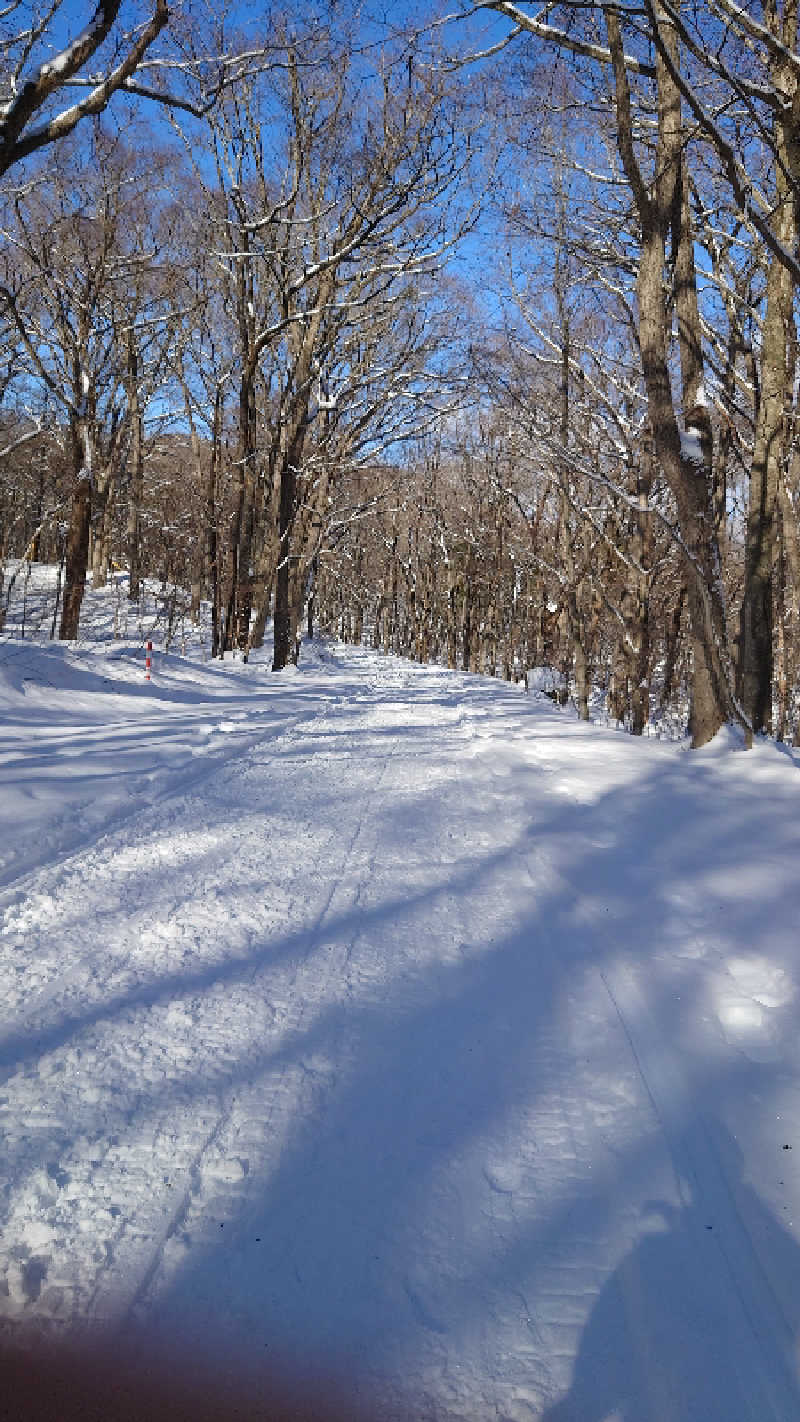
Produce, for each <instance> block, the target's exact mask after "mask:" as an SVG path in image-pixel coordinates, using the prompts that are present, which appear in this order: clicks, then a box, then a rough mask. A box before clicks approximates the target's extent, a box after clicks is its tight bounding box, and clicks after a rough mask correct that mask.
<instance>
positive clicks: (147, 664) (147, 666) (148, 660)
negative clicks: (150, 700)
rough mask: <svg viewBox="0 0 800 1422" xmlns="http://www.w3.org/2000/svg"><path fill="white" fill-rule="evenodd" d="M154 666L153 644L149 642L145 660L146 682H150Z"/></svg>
mask: <svg viewBox="0 0 800 1422" xmlns="http://www.w3.org/2000/svg"><path fill="white" fill-rule="evenodd" d="M152 665H153V644H152V642H148V643H147V655H146V657H145V659H144V679H145V681H149V680H150V668H151V666H152Z"/></svg>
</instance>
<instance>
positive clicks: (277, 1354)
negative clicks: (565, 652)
mask: <svg viewBox="0 0 800 1422" xmlns="http://www.w3.org/2000/svg"><path fill="white" fill-rule="evenodd" d="M20 582H21V580H20ZM115 609H116V610H117V613H118V608H117V607H116V592H115V590H114V589H108V590H106V591H105V592H104V593H98V594H90V593H87V609H86V618H85V624H84V625H85V627H86V629H87V630H86V632H85V635H84V637H83V640H82V641H81V642H80V643H77V644H67V645H65V644H59V643H49V642H46V641H39V640H33V641H31V640H29V639H28V638H27V637H26V639H25V640H21V639H20V638H19V637H15V636H6V637H4V638H2V639H0V846H1V848H0V905H1V906H2V909H3V920H2V931H1V932H0V987H1V988H2V991H0V1004H1V1005H2V1006H1V1007H0V1011H2V1014H3V1022H2V1025H0V1035H1V1037H2V1040H1V1041H0V1063H1V1064H2V1078H3V1079H2V1083H0V1119H1V1120H2V1129H3V1136H4V1163H5V1169H4V1171H3V1176H2V1184H1V1186H0V1209H2V1218H3V1226H4V1227H3V1244H2V1249H1V1250H0V1316H1V1320H2V1321H0V1331H1V1332H2V1333H3V1334H4V1335H6V1336H16V1335H17V1334H18V1333H21V1332H22V1331H24V1333H25V1336H26V1337H27V1338H31V1337H33V1338H53V1337H59V1338H79V1339H84V1340H85V1339H86V1338H87V1337H97V1338H101V1339H103V1340H104V1345H105V1346H107V1347H114V1348H117V1347H120V1348H121V1347H122V1346H123V1343H124V1346H125V1347H126V1348H128V1349H132V1350H133V1351H134V1352H136V1350H137V1349H138V1350H140V1351H141V1353H142V1354H144V1355H146V1356H147V1358H148V1359H152V1358H154V1357H162V1358H164V1359H166V1360H168V1361H170V1363H174V1362H175V1361H176V1360H178V1361H180V1362H181V1364H186V1362H187V1360H188V1362H189V1363H190V1364H191V1367H192V1368H193V1369H194V1370H196V1371H198V1372H199V1371H205V1372H208V1374H209V1375H210V1376H211V1375H214V1376H219V1377H222V1378H235V1379H237V1381H238V1382H239V1383H241V1384H242V1385H244V1384H247V1385H252V1386H253V1387H254V1388H257V1387H258V1386H259V1384H260V1380H261V1379H262V1378H263V1377H264V1375H265V1374H268V1375H269V1376H274V1375H275V1372H276V1371H281V1370H285V1369H288V1370H289V1371H290V1372H291V1373H293V1374H294V1375H295V1376H296V1377H297V1378H299V1379H300V1380H301V1382H302V1383H303V1384H304V1385H305V1384H307V1383H308V1384H309V1385H310V1384H311V1383H312V1382H313V1381H314V1380H315V1379H319V1378H325V1379H326V1380H330V1383H331V1386H335V1385H336V1384H340V1385H343V1386H344V1387H345V1389H346V1390H347V1391H348V1393H349V1395H350V1396H351V1397H352V1399H353V1409H354V1411H353V1415H355V1410H356V1409H357V1408H358V1407H363V1408H364V1409H365V1415H367V1416H372V1417H381V1418H383V1417H386V1418H390V1419H391V1418H398V1419H399V1418H404V1417H412V1416H413V1417H414V1418H429V1419H437V1422H438V1419H443V1422H455V1419H472V1418H475V1419H482V1418H485V1417H497V1418H498V1419H504V1422H523V1419H524V1420H525V1422H527V1419H531V1422H532V1419H547V1422H568V1419H571V1422H591V1419H596V1422H610V1419H612V1418H613V1419H617V1422H619V1419H626V1422H656V1420H657V1422H667V1419H669V1422H723V1419H724V1422H775V1419H781V1422H789V1419H796V1418H797V1417H798V1416H800V1382H799V1381H798V1353H797V1348H798V1335H799V1332H800V1241H798V1230H799V1229H800V1172H799V1171H798V1162H799V1161H800V1072H799V1071H798V1068H799V1067H800V1034H798V1031H797V1016H798V1003H799V1002H800V998H799V997H798V982H799V980H800V965H799V964H798V959H797V925H798V921H800V885H799V884H798V874H797V864H798V854H799V852H800V815H799V814H798V783H799V782H798V779H797V769H798V767H797V761H796V758H795V755H794V753H792V752H790V751H788V750H786V749H781V748H779V747H776V746H775V745H773V744H771V743H770V742H768V741H766V740H764V739H763V738H761V739H758V740H757V741H756V744H755V746H754V749H753V750H752V751H749V752H747V753H741V751H740V749H739V742H738V740H737V738H736V737H735V736H733V735H728V734H727V733H725V734H723V735H722V736H721V737H719V738H717V740H715V742H714V743H713V744H712V747H711V748H710V749H707V750H706V751H704V753H702V754H697V753H690V752H687V751H686V750H685V748H683V747H682V746H679V745H676V744H667V743H659V742H656V741H652V740H648V741H637V740H634V739H632V738H630V737H628V736H626V735H625V734H624V733H622V732H620V731H615V730H613V729H610V728H604V727H598V726H595V725H587V724H585V723H582V722H581V721H579V720H578V719H577V717H575V716H574V715H573V714H572V713H571V712H570V711H569V710H568V709H565V710H560V709H558V708H557V707H556V706H554V705H553V703H552V702H551V701H550V700H549V699H547V698H546V697H545V696H541V695H536V694H532V695H527V696H526V695H525V694H524V691H523V689H522V688H521V687H519V686H509V685H505V684H503V683H500V682H497V681H492V680H489V679H484V678H480V677H475V676H466V675H459V674H456V673H452V672H447V671H445V670H443V669H441V668H436V667H427V668H423V667H419V666H414V665H412V664H409V663H405V662H402V661H400V660H399V659H395V658H392V657H385V656H381V655H379V654H378V653H373V652H370V651H367V650H364V649H355V648H348V647H344V646H341V645H338V644H335V643H321V642H320V643H313V644H311V645H310V646H307V647H306V648H304V653H303V658H302V660H301V664H300V667H299V669H298V670H297V671H296V672H295V673H293V674H292V675H290V676H288V677H287V676H284V675H281V676H274V675H272V674H271V673H270V672H269V670H268V665H269V661H268V658H267V657H266V656H265V657H264V659H263V660H258V659H256V660H255V661H254V662H251V663H250V664H248V665H247V666H244V665H242V663H241V662H239V661H230V660H227V661H225V662H224V663H220V662H216V663H210V662H206V661H203V655H202V644H201V642H200V639H199V636H198V634H196V633H193V634H192V635H191V636H189V637H188V638H187V650H188V652H189V655H187V656H186V657H181V656H179V655H177V654H174V653H172V652H170V653H164V652H163V650H162V651H159V647H158V643H157V646H156V654H155V656H154V673H153V681H152V682H151V683H150V684H149V685H148V684H147V683H145V681H144V654H143V650H142V648H141V645H140V644H139V642H138V641H137V640H136V639H134V640H119V641H116V642H115V641H114V640H113V639H112V638H111V635H110V631H111V627H112V626H113V619H114V613H115ZM15 625H16V624H15V623H14V622H11V623H10V624H9V626H10V627H11V629H12V630H13V628H14V626H15ZM41 626H42V627H43V628H45V627H47V626H48V620H47V617H46V616H44V615H43V617H42V619H41ZM143 630H144V631H148V630H149V625H148V626H147V627H145V626H144V624H143Z"/></svg>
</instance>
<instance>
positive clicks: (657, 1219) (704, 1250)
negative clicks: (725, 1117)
mask: <svg viewBox="0 0 800 1422" xmlns="http://www.w3.org/2000/svg"><path fill="white" fill-rule="evenodd" d="M673 1155H674V1159H675V1164H676V1167H677V1172H678V1175H679V1178H680V1191H681V1197H682V1199H683V1200H684V1202H685V1203H683V1204H682V1205H679V1206H675V1205H672V1204H668V1203H667V1202H665V1201H660V1200H656V1201H649V1202H647V1204H646V1205H645V1206H644V1210H643V1229H644V1231H645V1232H644V1234H643V1236H642V1238H641V1239H640V1240H639V1241H638V1243H637V1244H636V1245H635V1247H634V1248H633V1249H632V1250H631V1251H630V1252H629V1253H628V1254H627V1255H626V1256H625V1258H624V1259H623V1260H622V1262H621V1264H620V1265H619V1266H618V1268H617V1269H616V1270H615V1271H614V1273H613V1274H612V1276H611V1277H610V1279H609V1280H608V1281H607V1282H606V1284H605V1285H604V1287H603V1290H602V1292H601V1294H600V1296H599V1298H598V1300H597V1303H596V1304H595V1307H594V1308H593V1310H592V1313H591V1316H590V1318H589V1321H588V1323H587V1324H586V1327H585V1329H584V1332H583V1335H582V1338H581V1344H580V1349H579V1353H578V1357H577V1360H576V1363H575V1370H574V1375H573V1379H572V1385H571V1387H570V1390H569V1392H568V1394H567V1395H566V1396H565V1397H564V1398H563V1399H562V1400H561V1401H560V1402H558V1403H557V1404H556V1405H555V1406H553V1407H551V1408H549V1409H548V1411H547V1412H546V1413H545V1415H544V1417H543V1419H542V1422H797V1419H798V1418H800V1386H799V1385H798V1334H799V1333H800V1246H798V1242H797V1240H796V1239H795V1238H794V1237H793V1236H792V1235H791V1234H790V1233H789V1232H788V1230H787V1229H785V1228H783V1226H782V1225H781V1224H780V1223H779V1222H778V1221H777V1220H776V1219H775V1218H774V1216H773V1215H772V1213H771V1212H770V1211H769V1210H768V1209H767V1208H766V1207H765V1206H764V1205H763V1203H762V1202H761V1200H760V1199H759V1197H758V1195H757V1194H756V1192H755V1191H754V1190H753V1188H752V1187H751V1186H750V1185H748V1184H746V1183H745V1181H744V1180H743V1177H742V1165H743V1161H742V1155H741V1151H740V1150H739V1147H738V1146H737V1144H736V1142H735V1141H734V1139H733V1138H732V1136H731V1135H730V1133H729V1132H728V1131H727V1130H726V1129H725V1128H724V1127H723V1126H721V1125H720V1124H719V1123H718V1122H716V1121H713V1122H709V1121H707V1120H703V1119H700V1118H698V1120H696V1121H695V1122H693V1123H692V1126H691V1127H690V1128H689V1130H688V1131H686V1132H684V1134H683V1136H682V1138H681V1140H680V1142H678V1143H677V1145H676V1148H675V1150H674V1152H673Z"/></svg>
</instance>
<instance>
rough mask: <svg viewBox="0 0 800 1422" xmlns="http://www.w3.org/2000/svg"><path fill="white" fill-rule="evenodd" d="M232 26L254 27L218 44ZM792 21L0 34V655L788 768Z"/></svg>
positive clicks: (569, 16) (16, 9)
mask: <svg viewBox="0 0 800 1422" xmlns="http://www.w3.org/2000/svg"><path fill="white" fill-rule="evenodd" d="M256 10H257V13H256ZM797 40H798V13H797V0H784V3H783V4H782V5H778V4H776V3H773V0H764V3H763V4H752V5H750V6H748V7H747V8H741V7H740V6H739V5H737V4H736V3H734V0H699V3H691V4H689V3H684V4H683V5H680V3H678V0H675V2H674V3H672V0H635V3H631V4H624V3H623V4H617V3H615V4H601V3H594V0H590V3H581V4H577V3H575V4H573V3H570V2H569V0H567V2H566V3H557V4H553V5H547V6H545V7H541V6H539V5H534V4H528V3H510V0H478V3H468V0H450V4H449V5H448V4H445V5H439V4H437V3H436V0H418V3H416V4H408V5H406V6H398V7H389V10H388V11H387V12H386V13H384V12H382V11H380V10H379V9H377V8H376V9H373V8H372V7H371V6H370V5H369V4H365V5H361V4H359V3H357V0H341V3H338V0H329V3H327V4H322V5H316V6H315V5H311V6H303V7H296V6H289V5H287V6H284V7H280V6H276V7H270V6H264V7H253V10H252V11H251V10H249V9H248V7H245V6H243V5H241V4H238V3H228V4H225V3H222V2H221V3H218V4H209V5H203V4H201V3H200V0H178V3H175V4H174V5H172V4H170V5H169V6H168V5H167V3H166V0H98V3H96V4H92V3H86V4H80V3H78V0H49V3H42V4H39V3H38V0H35V3H30V0H10V3H6V4H5V5H4V7H3V9H2V13H1V14H0V85H1V86H2V96H1V100H0V172H1V173H2V179H1V180H0V231H1V232H2V239H1V242H2V246H1V248H0V630H1V629H2V625H3V619H4V614H5V609H6V608H7V607H8V605H9V599H10V597H11V594H12V592H13V591H14V589H16V594H18V593H19V589H20V586H21V584H23V583H24V581H25V578H26V577H27V576H28V575H29V571H30V567H31V565H32V564H33V563H36V562H47V563H50V564H54V565H57V566H58V569H59V573H58V581H57V585H56V586H57V592H56V596H55V601H54V603H53V605H52V606H51V607H49V608H48V609H47V610H46V614H45V623H44V624H43V625H44V626H45V627H46V629H47V632H48V635H49V636H50V637H52V638H54V639H55V638H58V639H62V640H74V639H76V638H79V637H80V635H81V605H82V600H83V594H84V589H85V586H86V583H87V578H88V579H90V580H91V583H92V585H93V586H94V587H103V586H105V585H106V584H107V583H108V582H109V581H110V580H112V579H114V578H116V579H121V580H123V581H124V587H125V595H126V597H127V598H128V599H129V600H130V602H131V604H136V602H137V601H138V599H139V598H140V597H141V595H142V589H143V587H144V585H145V583H146V581H147V580H150V581H153V582H155V583H156V584H157V586H158V587H159V588H160V596H161V598H162V604H163V608H164V617H165V618H167V617H170V616H174V615H175V610H176V607H177V608H179V610H180V614H181V615H182V616H185V617H189V618H191V617H194V618H197V617H198V616H199V612H200V608H201V604H202V603H207V604H209V605H210V609H211V625H212V645H211V647H210V649H209V650H210V655H211V656H213V657H215V658H225V657H226V656H231V655H233V656H236V657H239V658H242V659H244V660H246V659H247V658H248V656H249V655H250V653H251V652H252V651H253V650H254V649H256V648H259V647H261V646H262V645H263V643H264V640H265V638H267V637H269V638H271V650H272V665H273V668H274V669H275V670H276V671H277V670H281V669H282V668H284V667H286V666H287V664H289V663H291V662H292V661H296V660H297V659H298V657H302V641H303V638H304V636H305V635H306V634H307V633H313V631H315V630H317V629H319V630H320V631H322V632H323V633H328V634H332V635H334V636H336V637H338V638H340V639H342V640H343V641H346V642H355V643H359V642H364V643H367V644H368V645H370V646H371V647H372V648H374V649H377V650H384V651H387V652H395V653H400V654H402V655H403V656H406V657H411V658H414V659H416V660H417V661H419V662H423V663H424V662H438V663H440V664H442V665H444V666H448V667H451V668H458V669H459V670H463V671H472V672H480V673H483V674H484V675H488V676H496V677H502V678H505V679H507V680H509V681H518V680H522V679H523V678H524V677H526V676H527V675H529V674H530V673H531V671H532V670H533V672H534V674H535V676H536V677H537V678H538V679H539V680H538V684H545V683H546V685H547V687H548V689H549V691H550V693H551V694H552V696H553V697H554V698H556V699H558V700H561V701H562V702H566V701H567V700H570V701H572V702H573V703H574V705H575V706H576V708H577V710H578V712H579V714H580V715H581V716H582V717H584V718H588V717H589V716H590V715H594V714H595V713H596V712H598V711H601V710H602V711H603V712H604V713H605V714H607V715H608V716H610V717H611V718H612V719H613V720H614V721H617V722H619V723H621V724H623V725H624V726H625V727H626V728H627V729H629V730H630V731H631V732H632V733H633V734H634V735H641V734H643V733H644V732H646V731H657V730H658V729H659V727H673V728H674V727H677V728H678V729H679V730H680V731H681V732H682V731H683V730H685V729H686V728H687V727H688V730H689V731H690V733H691V737H692V744H693V745H694V746H697V747H699V746H702V745H703V744H705V743H706V742H708V741H709V740H711V739H712V738H713V736H714V735H715V734H716V732H717V731H718V730H719V728H720V727H721V726H722V725H724V724H725V723H733V724H736V725H738V726H739V727H740V728H741V730H742V731H743V732H744V735H745V737H746V738H747V740H748V742H750V741H751V740H752V737H753V735H754V734H755V735H757V734H760V733H767V734H771V735H773V736H775V737H777V738H778V739H781V740H788V741H793V742H794V743H795V744H797V743H798V742H799V741H800V698H799V697H798V690H799V689H800V626H799V625H798V597H799V596H800V531H799V529H798V515H799V514H800V503H799V502H798V501H799V500H800V445H799V444H798V439H797V434H796V422H797V403H798V339H797V329H796V314H795V308H796V286H797V282H798V278H800V256H799V255H798V194H799V193H800V187H799V186H798V185H799V184H800V54H799V53H798V47H797Z"/></svg>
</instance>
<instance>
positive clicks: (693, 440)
mask: <svg viewBox="0 0 800 1422" xmlns="http://www.w3.org/2000/svg"><path fill="white" fill-rule="evenodd" d="M681 455H682V457H683V458H684V459H688V460H689V462H690V464H702V463H703V462H704V459H703V446H702V442H701V438H700V432H699V430H696V429H695V428H694V426H693V425H690V427H689V429H688V430H681Z"/></svg>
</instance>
